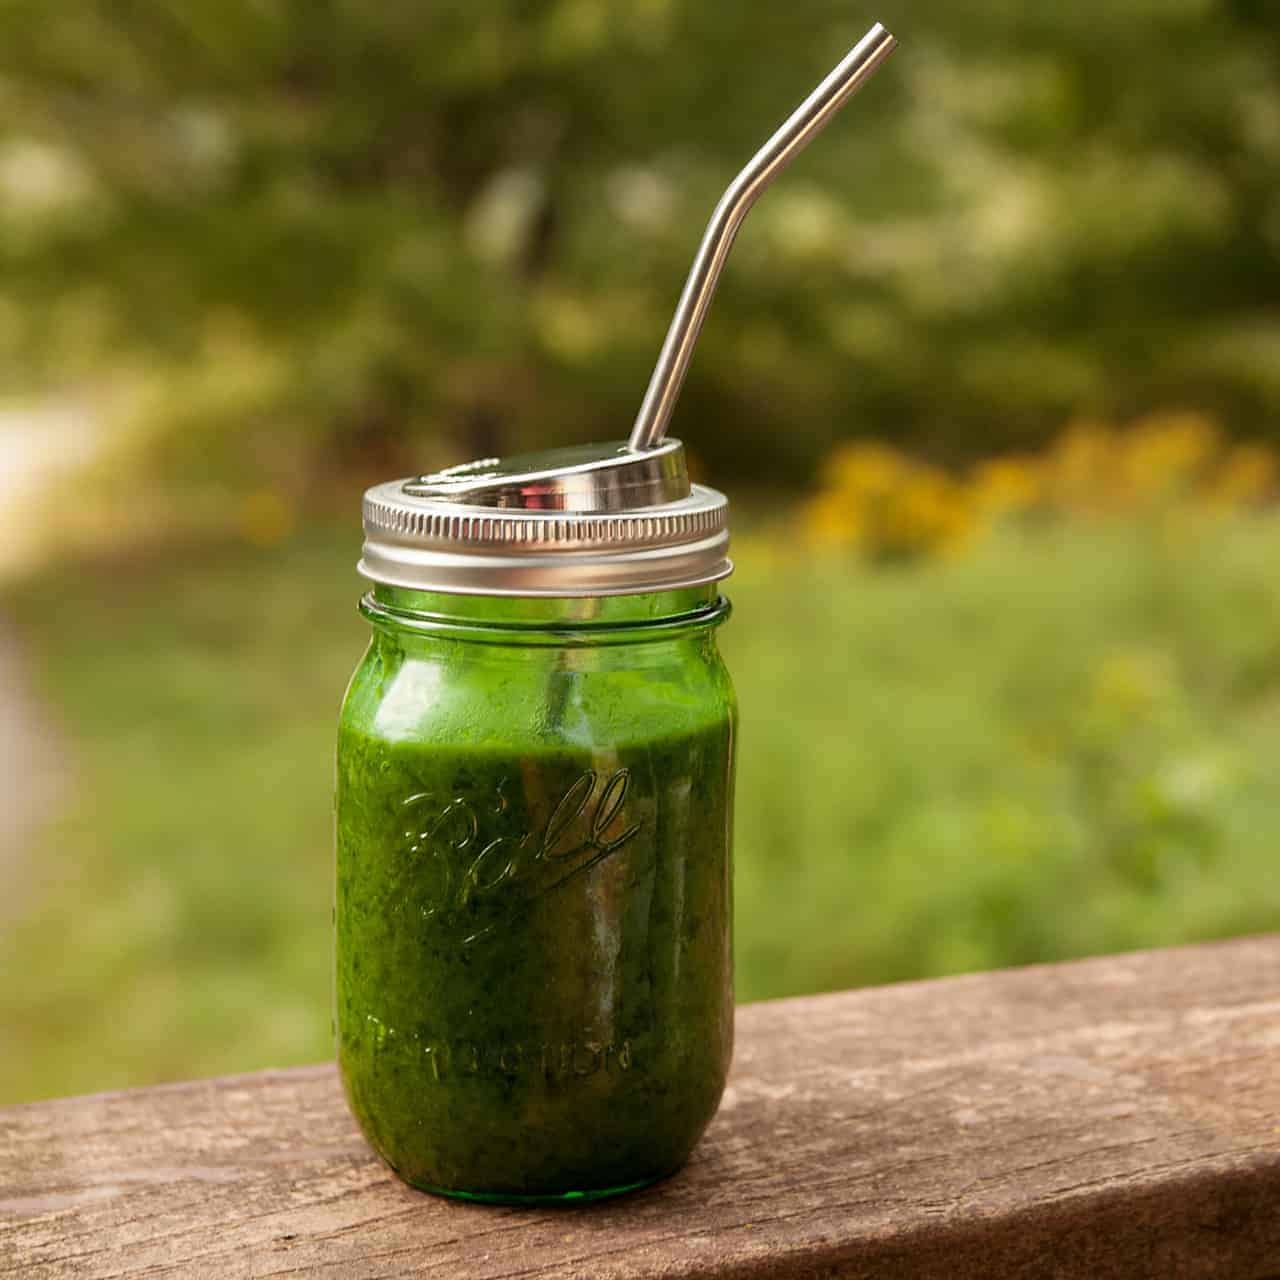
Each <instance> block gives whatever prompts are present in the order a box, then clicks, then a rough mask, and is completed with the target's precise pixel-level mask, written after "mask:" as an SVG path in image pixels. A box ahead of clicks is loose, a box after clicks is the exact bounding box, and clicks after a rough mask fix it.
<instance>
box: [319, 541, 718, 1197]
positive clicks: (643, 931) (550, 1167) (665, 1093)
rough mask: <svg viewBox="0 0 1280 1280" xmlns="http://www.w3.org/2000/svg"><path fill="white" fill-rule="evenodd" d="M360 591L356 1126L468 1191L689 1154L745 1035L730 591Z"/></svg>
mask: <svg viewBox="0 0 1280 1280" xmlns="http://www.w3.org/2000/svg"><path fill="white" fill-rule="evenodd" d="M369 559H370V556H369V548H368V546H366V560H369ZM388 576H389V575H388ZM362 611H363V613H364V615H365V617H366V618H367V619H368V620H369V622H370V623H371V624H372V626H373V638H372V642H371V644H370V646H369V649H368V652H367V654H366V656H365V658H364V661H363V662H362V663H361V664H360V666H359V668H358V669H357V671H356V673H355V676H354V678H353V679H352V682H351V685H350V688H349V690H348V693H347V697H346V701H345V704H344V707H343V711H342V718H341V725H340V736H339V747H338V771H337V897H336V913H335V919H336V939H337V963H336V1010H337V1031H338V1054H339V1063H340V1067H341V1071H342V1077H343V1081H344V1084H345V1087H346V1091H347V1096H348V1098H349V1101H350V1104H351V1107H352V1110H353V1112H354V1113H355V1116H356V1118H357V1120H358V1121H359V1124H360V1126H361V1128H362V1130H363V1131H364V1133H365V1135H366V1137H367V1138H368V1140H369V1142H370V1143H371V1144H372V1146H373V1147H374V1148H375V1150H377V1151H378V1153H379V1154H380V1155H381V1156H382V1157H383V1158H384V1159H385V1160H386V1161H387V1163H388V1164H389V1165H390V1166H391V1167H392V1168H393V1169H394V1170H395V1171H396V1172H397V1173H398V1174H399V1175H400V1176H401V1177H402V1178H404V1179H405V1180H406V1181H407V1182H409V1183H411V1184H413V1185H414V1186H417V1187H421V1188H423V1189H425V1190H429V1191H436V1192H442V1193H445V1194H450V1195H457V1196H463V1197H468V1198H475V1199H488V1200H500V1201H524V1200H535V1201H542V1200H559V1199H577V1198H592V1197H600V1196H606V1195H610V1194H615V1193H617V1192H620V1191H625V1190H629V1189H631V1188H633V1187H636V1186H640V1185H643V1184H645V1183H648V1182H651V1181H653V1180H655V1179H657V1178H661V1177H663V1176H664V1175H666V1174H669V1173H671V1172H673V1171H674V1170H675V1169H677V1168H679V1166H680V1165H681V1164H682V1163H683V1162H684V1161H685V1159H686V1158H687V1157H688V1155H689V1153H690V1151H691V1150H692V1148H693V1146H694V1144H695V1143H696V1142H697V1140H698V1138H699V1136H700V1135H701V1133H702V1131H703V1129H704V1128H705V1127H706V1125H707V1123H708V1121H709V1120H710V1119H711V1116H712V1115H713V1113H714V1112H715V1109H716V1106H717V1105H718V1102H719V1099H720V1095H721V1092H722V1090H723V1088H724V1082H725V1075H726V1072H727V1070H728V1066H729V1059H730V1054H731V1051H732V1042H733V980H732V951H731V910H732V884H731V859H730V851H731V826H732V813H733V772H734V745H735V715H736V713H735V704H734V696H733V689H732V685H731V682H730V679H729V675H728V672H727V671H726V669H725V666H724V663H723V662H722V660H721V658H720V654H719V651H718V649H717V645H716V629H717V628H718V626H719V624H720V623H721V622H722V621H723V620H724V619H725V617H726V616H727V614H728V611H729V606H728V604H727V602H726V601H725V600H724V599H723V597H722V596H721V595H720V594H719V591H718V589H717V588H716V586H715V585H714V583H702V584H698V585H693V586H682V587H677V588H674V589H669V590H646V591H640V592H635V593H617V594H609V595H595V596H591V595H579V596H562V597H554V596H547V595H529V594H506V595H501V596H498V595H473V594H459V593H456V592H454V591H450V592H440V591H430V590H421V589H414V588H407V587H404V586H398V585H392V584H388V583H386V582H378V583H377V584H376V585H375V586H374V587H373V589H372V590H371V591H370V592H369V594H368V595H366V597H365V598H364V601H363V603H362Z"/></svg>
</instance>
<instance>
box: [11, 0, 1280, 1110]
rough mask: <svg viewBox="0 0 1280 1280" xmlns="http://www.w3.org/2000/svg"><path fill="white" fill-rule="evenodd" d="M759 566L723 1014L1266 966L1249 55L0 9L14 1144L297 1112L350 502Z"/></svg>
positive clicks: (1266, 785)
mask: <svg viewBox="0 0 1280 1280" xmlns="http://www.w3.org/2000/svg"><path fill="white" fill-rule="evenodd" d="M876 18H878V19H880V20H882V21H884V22H885V23H886V25H888V26H889V27H890V28H891V29H893V30H895V32H896V33H897V34H898V35H899V37H900V38H901V40H902V47H901V48H900V49H899V51H898V52H897V53H896V54H895V55H894V57H893V59H892V60H891V61H890V62H889V64H888V65H887V66H886V68H885V69H884V71H882V72H881V74H880V75H879V76H877V77H876V79H875V80H874V81H873V83H872V84H871V85H870V86H869V87H868V89H867V90H866V91H865V92H864V94H863V95H862V96H860V97H859V98H858V99H857V100H856V101H855V103H854V104H853V105H852V106H851V107H850V108H849V110H848V111H847V113H846V114H845V115H844V116H842V117H841V119H840V120H839V122H838V123H837V124H836V125H834V126H833V127H832V128H831V129H830V130H829V131H828V132H827V133H826V134H824V135H823V137H822V138H821V140H820V141H819V142H818V143H817V144H816V145H815V146H814V147H813V148H812V150H811V151H809V152H807V153H806V154H805V155H804V156H803V157H802V158H801V159H800V160H799V161H798V162H797V163H796V164H795V166H794V167H793V168H792V169H791V170H790V171H789V172H788V173H787V174H786V176H785V177H784V178H783V179H782V180H781V181H780V183H779V185H778V186H777V187H776V188H775V189H774V190H772V191H771V192H770V193H769V194H768V195H767V196H766V197H765V199H764V200H762V202H761V204H760V205H759V206H758V207H757V209H756V210H755V212H754V213H753V214H752V216H751V218H750V219H749V220H748V222H747V225H746V227H745V229H744V231H743V233H742V235H741V237H740V240H739V243H738V245H737V247H736V249H735V251H734V256H733V258H732V260H731V263H730V266H729V269H728V271H727V273H726V276H725V279H724V282H723V285H722V288H721V292H720V295H719V297H718V300H717V302H716V305H715V307H714V309H713V312H712V315H711V319H710V322H709V324H708V326H707V329H706V331H705V333H704V336H703V339H702V342H701V345H700V348H699V352H698V355H697V358H696V360H695V363H694V367H693V370H692V373H691V375H690V378H689V382H688V385H687V389H686V391H685V394H684V398H683V400H682V402H681V405H680V408H679V410H678V414H677V422H676V426H675V431H676V433H677V434H679V435H680V436H681V437H682V438H683V439H684V440H685V441H686V442H687V444H688V446H689V448H690V450H691V451H692V454H693V456H694V459H695V461H696V465H697V468H698V471H699V473H700V476H701V478H703V479H706V480H709V481H711V482H713V483H715V484H717V485H718V486H720V487H723V488H725V489H727V490H728V491H729V492H730V493H731V494H732V496H733V498H734V500H735V505H736V510H737V516H736V520H737V524H736V530H737V538H736V547H737V550H736V557H737V561H738V565H739V568H738V573H737V575H736V577H735V578H734V579H733V580H732V581H731V588H730V589H731V594H732V596H733V598H734V601H735V604H736V612H735V615H734V619H733V622H732V624H731V626H730V627H729V628H728V629H727V630H726V632H725V633H724V645H725V648H726V650H727V654H728V658H729V661H730V663H731V665H732V667H733V670H734V672H735V675H736V677H737V680H738V683H739V686H740V693H741V701H742V708H743V724H744V731H743V737H742V754H741V762H740V787H739V791H740V798H739V810H738V830H739V842H738V913H739V914H738V933H737V948H738V982H739V994H740V996H741V997H742V998H744V999H757V998H762V997H769V996H778V995H785V994H790V993H795V992H802V991H812V990H819V989H826V988H837V987H846V986H852V985H857V984H862V983H875V982H885V981H890V980H894V979H902V978H911V977H918V976H922V975H930V974H941V973H951V972H956V971H960V970H966V969H973V968H981V967H992V966H998V965H1011V964H1020V963H1025V962H1031V961H1038V960H1048V959H1054V958H1059V957H1066V956H1074V955H1080V954H1085V953H1089V952H1097V951H1106V950H1118V949H1123V948H1127V947H1135V946H1144V945H1159V944H1165V943H1172V942H1176V941H1181V940H1188V939H1196V938H1208V937H1216V936H1223V935H1228V934H1233V933H1240V932H1246V931H1252V930H1260V929H1266V928H1273V927H1275V926H1276V924H1277V921H1278V920H1280V868H1278V867H1277V847H1278V846H1277V838H1278V837H1280V793H1278V792H1277V790H1276V787H1275V784H1274V777H1273V775H1274V761H1275V760H1276V758H1277V751H1278V750H1280V583H1278V581H1277V569H1276V566H1277V560H1278V559H1280V515H1278V513H1277V508H1276V506H1275V499H1276V497H1277V479H1278V477H1280V470H1278V468H1277V452H1276V449H1277V447H1280V25H1277V23H1276V21H1275V14H1274V11H1273V6H1272V5H1271V4H1270V0H1125V2H1124V3H1119V4H1118V3H1116V2H1115V0H1075V2H1074V3H1072V4H1070V5H1034V4H1026V3H1024V2H1023V0H970V2H969V3H967V4H965V5H954V4H946V3H943V0H916V2H915V3H913V4H910V5H908V4H906V3H902V2H900V0H882V3H881V4H880V6H879V8H878V9H876V10H875V11H867V10H864V9H862V8H859V7H858V6H856V5H852V4H849V3H838V4H837V3H832V2H831V0H791V2H790V3H788V4H785V5H776V4H747V5H743V4H741V3H725V2H722V0H522V2H521V3H515V2H514V0H465V3H464V2H463V0H430V3H428V2H427V0H399V2H398V3H394V4H388V3H378V2H376V0H216V3H215V2H213V0H183V2H182V3H178V2H177V0H127V3H126V2H125V0H111V2H110V3H108V2H107V0H59V3H58V4H56V5H53V6H50V5H49V4H48V0H5V3H4V4H3V5H2V6H0V107H2V110H0V393H2V394H3V405H2V406H0V407H2V409H3V412H2V413H0V480H2V483H0V570H2V571H3V573H4V580H3V586H2V587H0V592H2V594H0V1100H2V1101H13V1100H19V1099H25V1098H33V1097H38V1096H44V1095H49V1094H57V1093H66V1092H73V1091H84V1090H92V1089H101V1088H108V1087H115V1086H121V1085H128V1084H139V1083H145V1082H150V1081H156V1080H164V1079H173V1078H177V1077H183V1076H190V1075H196V1074H204V1073H212V1072H218V1071H231V1070H239V1069H250V1068H255V1067H261V1066H267V1065H281V1064H288V1063H296V1062H304V1061H310V1060H314V1059H317V1058H322V1057H325V1056H328V1054H329V1052H330V1039H329V965H330V960H329V904H330V895H331V885H330V876H331V814H330V802H331V787H332V734H333V728H334V723H335V718H336V712H337V705H338V702H339V699H340V697H341V693H342V689H343V687H344V683H345V680H346V678H347V676H348V674H349V672H350V670H351V669H352V667H353V666H354V664H355V662H356V660H357V658H358V656H359V653H360V651H361V648H362V645H363V643H364V638H365V637H364V629H363V624H362V623H361V621H360V620H359V618H358V617H357V616H356V613H355V609H354V605H355V601H356V598H357V596H358V593H359V591H360V589H361V588H360V584H359V581H358V579H357V578H356V577H355V575H354V572H353V562H354V559H355V557H356V552H357V546H358V539H359V532H358V520H357V513H358V504H359V496H360V493H361V490H362V488H363V486H364V485H365V484H367V483H370V482H373V481H375V480H380V479H386V478H389V477H391V476H395V475H400V474H406V473H409V472H412V471H422V470H426V469H430V468H434V467H436V466H439V465H444V464H449V463H454V462H458V461H462V460H465V459H467V458H471V457H475V456H479V455H485V454H490V453H497V452H506V451H512V450H516V449H523V448H527V447H536V446H541V445H546V444H557V443H572V442H574V441H581V440H588V439H609V438H616V437H619V436H622V435H625V434H626V431H627V429H628V428H629V425H630V421H631V418H632V416H633V414H634V411H635V409H636V407H637V405H638V402H639V398H640V395H641V392H642V391H643V388H644V385H645V382H646V380H647V377H648V372H649V369H650V366H651V364H652V361H653V358H654V356H655V355H656V351H657V347H658V344H659V342H660V340H661V337H662V335H663V333H664V331H665V327H666V324H667V321H668V318H669V315H670V312H671V308H672V306H673V304H674V301H675V298H676V296H677V294H678V291H679V288H680V285H681V282H682V280H683V276H684V272H685V270H686V268H687V265H688V262H689V259H690V257H691V255H692V252H693V250H694V247H695V245H696V243H697V240H698V237H699V236H700V234H701V229H702V226H703V223H704V221H705V219H706V216H707V214H708V213H709V211H710V209H711V207H712V205H713V204H714V203H715V200H716V199H717V197H718V195H719V193H720V191H721V190H722V189H723V187H724V185H725V184H726V182H727V181H728V180H729V178H730V177H732V175H733V174H734V172H736V170H737V168H738V167H739V166H740V164H741V163H742V162H743V161H744V160H745V159H746V158H747V156H749V155H750V153H751V152H752V151H753V150H754V148H755V146H756V145H757V144H758V143H759V142H760V141H761V140H762V139H763V138H764V137H765V136H766V135H767V134H768V133H769V132H770V131H771V130H772V128H773V127H774V126H775V125H776V123H777V122H778V121H779V120H780V119H781V118H782V117H783V115H785V114H786V112H787V111H789V110H790V108H791V107H792V106H793V105H794V104H795V102H797V101H798V100H799V99H800V98H801V97H802V96H803V95H804V94H805V93H806V92H807V91H808V88H809V87H810V86H811V85H812V84H813V83H815V82H816V81H817V80H818V79H819V78H820V77H821V76H822V75H823V74H825V72H826V71H827V70H828V69H829V67H830V66H831V65H833V64H834V62H835V61H836V60H837V59H838V58H839V57H840V56H841V55H842V54H843V52H844V51H845V49H846V48H847V47H849V46H850V45H851V44H853V43H854V41H855V40H856V39H857V38H858V37H859V36H860V35H861V34H862V32H863V30H865V28H866V27H867V26H868V25H869V23H870V22H871V20H872V19H876Z"/></svg>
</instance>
